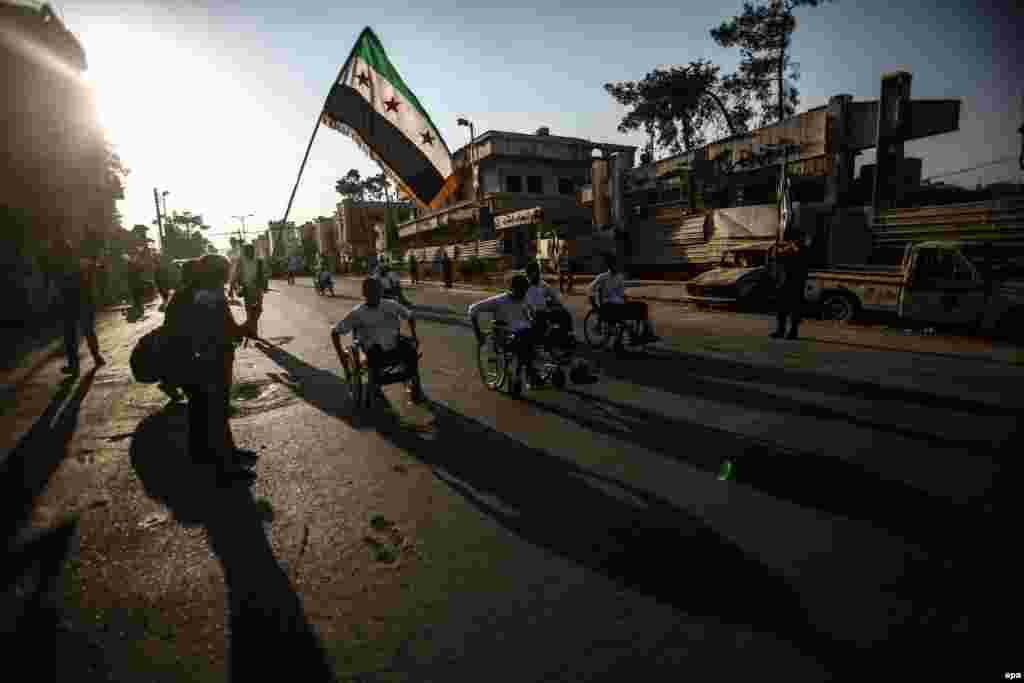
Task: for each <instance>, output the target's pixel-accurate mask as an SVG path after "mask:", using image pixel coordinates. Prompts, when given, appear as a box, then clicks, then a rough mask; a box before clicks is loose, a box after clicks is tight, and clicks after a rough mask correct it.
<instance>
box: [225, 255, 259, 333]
mask: <svg viewBox="0 0 1024 683" xmlns="http://www.w3.org/2000/svg"><path fill="white" fill-rule="evenodd" d="M232 280H233V282H234V283H236V284H237V285H238V288H239V290H240V292H241V294H242V301H244V302H245V323H244V324H245V327H246V328H247V329H248V330H249V331H250V332H251V334H252V336H254V337H255V336H259V323H260V314H261V313H263V292H264V291H265V290H266V287H265V282H264V278H263V263H262V261H259V260H257V259H256V248H255V247H254V246H253V245H251V244H246V245H245V246H243V247H242V255H241V257H240V258H239V259H238V264H237V267H236V268H235V274H234V277H233V278H232Z"/></svg>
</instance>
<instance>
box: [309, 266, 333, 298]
mask: <svg viewBox="0 0 1024 683" xmlns="http://www.w3.org/2000/svg"><path fill="white" fill-rule="evenodd" d="M313 287H314V288H316V293H317V294H319V295H320V296H326V295H327V292H330V293H331V296H332V297H333V296H334V276H332V275H331V274H330V273H329V272H327V271H323V272H321V273H318V274H317V275H316V276H315V277H314V278H313Z"/></svg>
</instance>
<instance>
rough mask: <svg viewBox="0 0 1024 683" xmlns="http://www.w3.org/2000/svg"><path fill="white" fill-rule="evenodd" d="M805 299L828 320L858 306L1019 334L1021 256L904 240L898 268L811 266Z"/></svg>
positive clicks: (1023, 320) (1023, 306)
mask: <svg viewBox="0 0 1024 683" xmlns="http://www.w3.org/2000/svg"><path fill="white" fill-rule="evenodd" d="M806 299H807V301H808V302H809V303H810V304H812V305H817V306H818V307H819V309H820V311H821V312H822V313H823V315H824V317H825V318H827V319H831V320H841V321H847V320H851V319H853V318H855V317H856V316H857V315H859V314H860V313H861V312H862V311H877V312H886V313H894V314H896V315H898V316H899V317H900V318H904V319H909V320H915V321H920V322H927V323H935V324H945V325H966V326H970V327H972V328H975V329H978V330H982V331H986V332H993V333H995V334H996V335H998V336H1004V337H1012V338H1017V339H1020V338H1021V335H1022V333H1024V260H1022V259H1021V257H1020V255H1019V254H1013V253H1012V252H1010V251H1008V250H1007V249H1005V248H1000V247H997V246H995V245H988V244H982V243H973V242H960V241H932V242H921V243H918V244H908V245H907V247H906V250H905V251H904V255H903V262H902V263H901V264H900V265H898V266H844V267H836V268H829V269H827V270H816V271H812V272H811V273H810V277H809V278H808V280H807V290H806Z"/></svg>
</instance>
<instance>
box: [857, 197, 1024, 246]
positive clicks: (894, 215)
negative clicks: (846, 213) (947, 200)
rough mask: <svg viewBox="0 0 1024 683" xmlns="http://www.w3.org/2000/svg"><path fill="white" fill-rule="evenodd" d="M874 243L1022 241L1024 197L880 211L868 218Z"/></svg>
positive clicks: (1021, 242) (1023, 235)
mask: <svg viewBox="0 0 1024 683" xmlns="http://www.w3.org/2000/svg"><path fill="white" fill-rule="evenodd" d="M871 230H872V236H873V241H874V245H875V247H879V248H890V249H891V248H902V247H903V246H904V245H906V244H909V243H915V242H921V241H924V240H978V241H986V242H987V241H991V242H1000V243H1014V244H1019V245H1024V197H1015V198H1011V199H1003V200H994V201H986V202H972V203H969V204H950V205H946V206H922V207H916V208H912V209H891V210H888V211H883V212H881V213H880V215H879V216H878V217H876V218H875V220H874V221H873V222H872V226H871Z"/></svg>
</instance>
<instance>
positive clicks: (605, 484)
mask: <svg viewBox="0 0 1024 683" xmlns="http://www.w3.org/2000/svg"><path fill="white" fill-rule="evenodd" d="M266 353H267V354H268V356H270V357H271V358H272V359H273V360H275V362H277V363H279V364H280V365H281V367H283V368H285V369H287V370H288V371H289V372H290V373H292V374H299V375H300V376H301V375H304V374H306V373H308V372H309V371H308V370H307V368H308V366H307V365H306V364H305V363H303V362H302V361H300V360H298V359H297V358H295V357H294V356H291V354H288V353H287V352H285V351H282V350H280V349H272V350H268V351H266ZM321 372H323V371H321ZM306 376H309V375H308V374H307V375H306ZM313 376H315V377H317V378H318V381H319V382H321V383H322V384H323V385H324V386H322V387H321V389H322V391H323V392H324V394H325V395H329V396H345V393H346V385H345V383H344V382H343V381H342V380H341V379H340V378H338V377H337V376H335V375H334V374H332V373H323V374H313ZM305 393H306V392H303V396H304V397H305ZM310 402H311V403H313V404H314V405H316V399H311V400H310ZM428 405H429V408H430V410H431V411H432V412H433V414H434V422H433V429H432V431H431V433H430V435H429V436H428V437H426V438H425V437H423V436H422V435H421V434H420V433H419V432H418V431H417V432H414V431H410V430H406V429H404V428H403V426H402V425H401V423H400V422H398V421H396V420H394V419H393V416H391V415H387V414H382V413H378V414H377V415H376V416H372V415H371V416H367V417H366V418H365V419H366V421H367V423H372V424H373V425H374V426H376V428H377V429H378V431H379V432H380V434H381V435H382V436H384V437H385V438H386V439H388V440H389V441H391V442H392V443H393V444H394V445H395V446H396V447H398V448H400V449H402V450H403V451H405V452H407V453H409V454H410V455H412V456H414V457H416V458H418V459H419V460H421V461H422V462H424V463H426V464H429V465H431V466H432V467H434V468H435V470H436V472H437V474H438V476H439V477H441V478H442V479H443V480H444V481H445V482H447V483H448V484H449V485H450V486H451V487H452V488H453V489H455V490H456V491H458V492H459V493H460V494H462V495H463V496H464V497H465V498H467V499H468V500H469V501H470V502H471V503H472V504H473V505H475V506H477V507H478V508H479V509H480V510H481V511H482V512H484V513H485V514H487V515H489V516H491V517H493V518H495V519H496V520H498V521H499V522H500V523H501V524H502V525H504V526H505V527H507V528H508V529H510V530H512V531H514V532H515V533H517V534H518V535H520V536H522V537H523V538H524V539H525V540H527V541H529V542H530V543H533V544H536V545H538V546H541V547H544V548H547V549H549V550H550V551H552V552H555V553H557V554H559V555H562V556H564V557H566V558H568V559H570V560H572V561H574V562H576V563H577V564H580V565H582V566H585V567H587V568H589V569H591V570H593V571H596V572H599V573H601V574H603V575H605V576H607V577H609V578H610V579H612V580H613V581H615V582H617V583H619V584H620V585H622V586H624V587H628V588H631V589H634V590H637V591H640V592H642V593H646V594H648V595H652V596H654V597H656V598H657V599H659V600H662V601H665V602H668V603H671V604H672V605H674V606H675V607H676V608H678V609H680V610H682V611H685V612H687V613H690V614H700V615H706V616H711V617H714V618H716V619H721V620H725V621H727V622H730V623H735V624H743V625H752V626H753V627H754V628H757V629H759V630H763V631H766V632H772V633H776V634H778V635H780V637H782V638H785V639H787V640H790V641H791V642H793V643H794V644H795V645H796V646H797V647H799V648H801V649H804V650H805V651H806V652H807V654H810V655H812V656H816V657H818V656H825V657H828V656H832V655H833V651H834V648H837V647H839V646H837V645H835V644H834V643H833V641H832V640H831V639H830V638H828V637H827V636H823V635H822V634H819V633H818V632H817V631H815V629H814V628H813V627H811V626H810V625H809V624H808V622H807V618H806V615H805V613H804V612H803V609H802V608H801V606H800V603H799V598H798V596H797V594H796V593H795V592H794V591H793V589H792V588H791V587H790V586H789V584H788V583H787V582H786V581H785V579H783V578H782V577H781V576H778V575H776V574H775V573H773V572H772V571H770V570H768V569H766V568H765V567H764V566H763V565H761V564H760V563H759V562H758V561H757V560H756V559H755V558H753V557H750V556H748V555H746V554H745V553H744V552H743V551H742V550H741V549H739V548H738V547H736V546H735V545H733V544H732V543H730V542H729V541H728V540H727V539H725V538H723V537H722V536H720V535H719V534H718V533H716V532H715V531H713V530H712V529H710V528H709V527H707V526H706V525H705V524H704V523H703V522H702V521H701V520H700V519H698V518H696V517H694V516H693V515H691V514H689V513H687V512H685V511H684V510H682V509H680V508H678V507H675V506H673V505H672V504H670V503H668V502H667V501H665V500H663V499H661V498H658V497H657V496H654V495H653V494H651V493H649V492H647V491H644V490H641V489H638V488H636V487H632V486H630V485H628V484H625V483H623V482H620V481H617V480H614V479H609V478H607V477H604V476H601V475H598V474H596V473H593V472H589V471H587V470H584V469H582V468H579V467H577V466H576V465H574V464H572V463H571V462H568V461H566V460H563V459H562V458H558V457H556V456H553V455H550V454H548V453H545V452H543V451H539V450H536V449H533V448H530V447H528V446H525V445H523V444H522V443H520V442H518V441H515V440H514V439H511V438H509V437H507V436H505V435H504V434H501V433H499V432H496V431H494V430H491V429H490V428H488V427H485V426H484V425H482V424H480V423H479V422H476V421H475V420H472V419H470V418H467V417H465V416H463V415H461V414H458V413H456V412H453V411H451V410H449V409H447V408H445V407H443V406H441V405H439V404H437V403H433V402H431V403H429V404H428ZM342 414H343V415H346V416H347V415H348V413H347V412H345V413H342ZM483 453H486V454H487V455H486V457H481V454H483ZM609 489H611V491H612V492H609ZM672 553H682V554H684V555H686V556H688V557H691V558H700V561H699V562H685V563H675V562H672V561H668V560H667V559H666V554H668V555H669V556H671V555H672ZM721 585H728V586H729V587H730V589H729V591H728V592H726V593H724V594H723V593H721V592H719V591H716V590H705V589H703V588H696V587H707V586H721ZM836 656H838V655H836ZM843 656H844V657H845V656H846V655H843Z"/></svg>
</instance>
